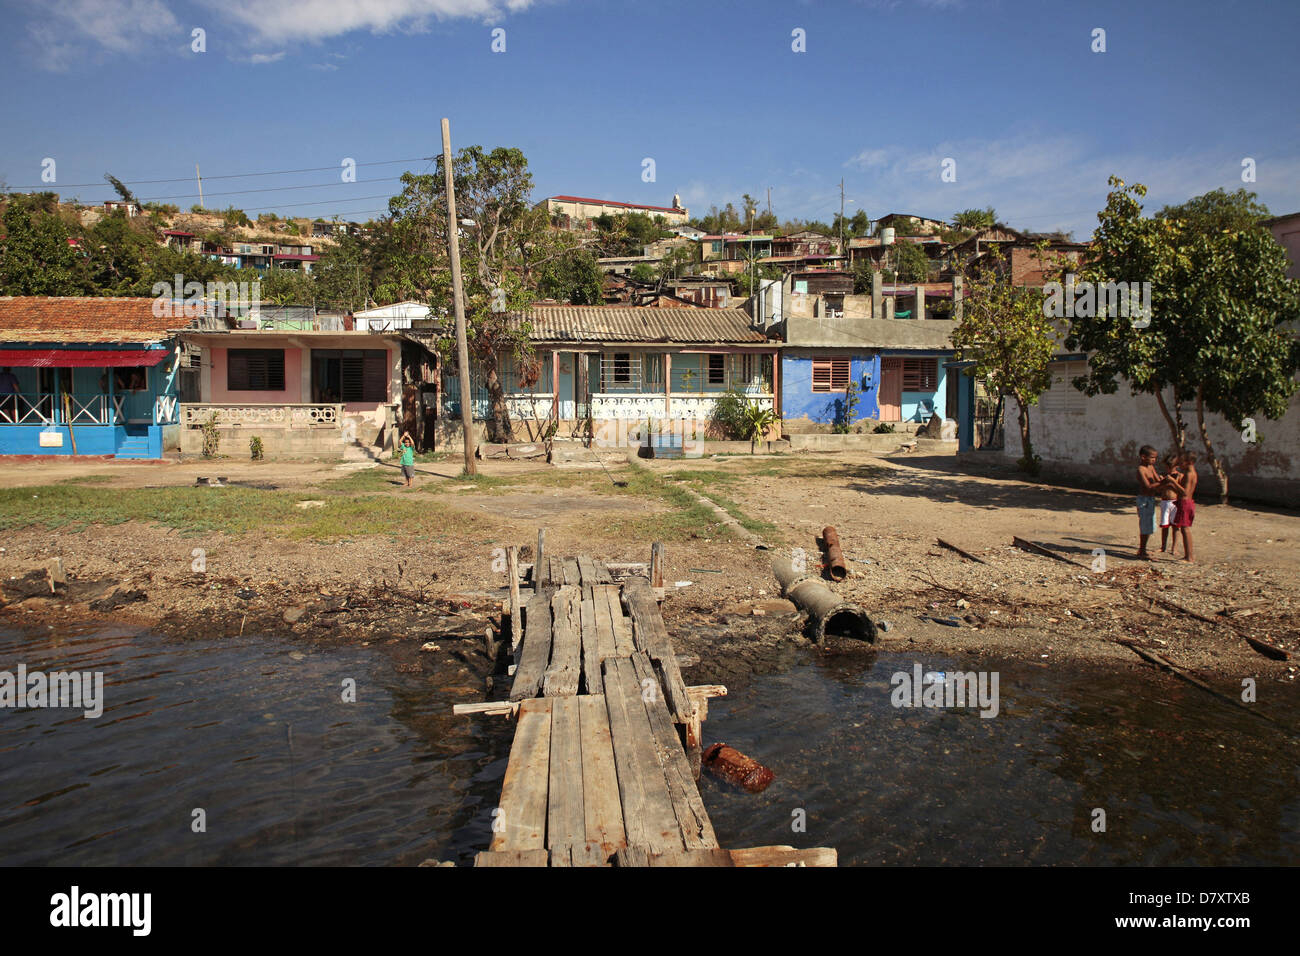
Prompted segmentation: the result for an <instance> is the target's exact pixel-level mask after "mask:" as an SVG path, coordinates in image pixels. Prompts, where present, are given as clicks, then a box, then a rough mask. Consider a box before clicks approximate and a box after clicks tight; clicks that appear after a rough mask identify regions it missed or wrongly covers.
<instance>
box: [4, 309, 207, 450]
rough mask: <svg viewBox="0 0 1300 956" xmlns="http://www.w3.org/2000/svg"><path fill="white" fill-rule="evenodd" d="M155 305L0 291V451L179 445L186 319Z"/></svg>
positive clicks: (143, 447)
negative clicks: (180, 330)
mask: <svg viewBox="0 0 1300 956" xmlns="http://www.w3.org/2000/svg"><path fill="white" fill-rule="evenodd" d="M155 301H156V300H154V299H147V298H130V299H127V298H108V297H103V298H91V297H86V298H80V297H69V298H47V297H38V296H23V297H0V455H93V456H108V457H114V458H161V457H162V454H163V448H164V447H175V446H176V445H177V444H178V441H179V431H180V424H179V423H180V417H179V398H180V394H179V385H178V374H177V373H178V371H179V355H180V346H179V343H178V341H177V338H176V334H175V332H174V331H173V330H174V329H176V328H177V327H179V326H183V325H186V324H187V323H188V320H187V319H185V318H176V317H173V316H171V315H168V314H164V315H162V316H159V315H155ZM157 311H162V312H166V310H165V309H159V310H157Z"/></svg>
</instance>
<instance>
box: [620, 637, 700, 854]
mask: <svg viewBox="0 0 1300 956" xmlns="http://www.w3.org/2000/svg"><path fill="white" fill-rule="evenodd" d="M605 709H606V711H607V712H608V713H609V732H610V738H611V740H612V741H613V745H614V766H615V769H616V770H617V772H618V790H619V796H620V797H621V799H622V802H623V827H624V829H625V830H626V831H627V843H628V846H629V847H638V848H641V849H645V850H648V851H650V852H651V853H662V852H664V851H665V850H676V849H684V848H685V843H684V842H683V841H682V833H681V828H680V827H678V825H677V817H676V815H675V814H674V813H673V804H672V798H671V796H670V795H669V793H668V783H667V780H665V778H664V771H663V767H662V766H661V765H660V763H659V757H658V754H657V753H656V748H655V742H654V734H653V732H652V731H651V729H650V718H649V716H647V714H646V710H645V706H644V705H643V704H642V703H641V687H640V685H639V684H638V683H637V679H636V672H635V671H634V670H633V668H632V662H631V661H625V660H621V659H619V658H616V657H615V658H611V659H610V660H607V661H606V662H605Z"/></svg>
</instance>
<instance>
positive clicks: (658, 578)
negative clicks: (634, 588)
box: [650, 541, 664, 588]
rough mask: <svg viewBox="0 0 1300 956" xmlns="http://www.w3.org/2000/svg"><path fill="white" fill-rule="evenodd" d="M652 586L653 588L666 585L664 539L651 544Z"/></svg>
mask: <svg viewBox="0 0 1300 956" xmlns="http://www.w3.org/2000/svg"><path fill="white" fill-rule="evenodd" d="M650 586H651V587H652V588H662V587H663V586H664V545H663V542H662V541H656V542H655V543H654V544H652V545H650Z"/></svg>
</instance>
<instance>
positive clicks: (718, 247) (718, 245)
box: [713, 239, 722, 252]
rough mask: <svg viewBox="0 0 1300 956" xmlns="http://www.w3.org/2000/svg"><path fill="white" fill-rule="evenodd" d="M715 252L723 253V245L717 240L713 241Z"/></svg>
mask: <svg viewBox="0 0 1300 956" xmlns="http://www.w3.org/2000/svg"><path fill="white" fill-rule="evenodd" d="M713 251H714V252H721V251H722V243H721V242H719V241H718V240H716V239H715V240H713Z"/></svg>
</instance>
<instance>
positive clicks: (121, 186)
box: [104, 173, 139, 205]
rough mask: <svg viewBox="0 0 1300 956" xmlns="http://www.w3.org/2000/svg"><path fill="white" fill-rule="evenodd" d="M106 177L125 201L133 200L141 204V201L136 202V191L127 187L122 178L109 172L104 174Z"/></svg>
mask: <svg viewBox="0 0 1300 956" xmlns="http://www.w3.org/2000/svg"><path fill="white" fill-rule="evenodd" d="M104 179H105V181H106V182H107V183H108V184H109V185H110V186H112V187H113V189H114V190H115V191H116V192H117V194H118V195H119V196H120V197H122V201H123V202H132V203H136V204H137V205H139V203H138V202H136V198H135V193H133V192H131V190H129V189H127V188H126V183H124V182H122V180H120V179H118V178H117V177H116V176H113V175H110V174H109V173H105V174H104Z"/></svg>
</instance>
